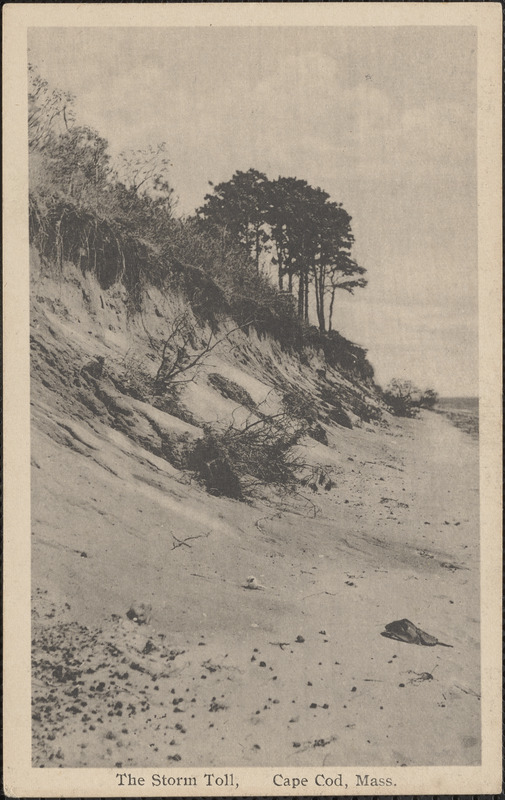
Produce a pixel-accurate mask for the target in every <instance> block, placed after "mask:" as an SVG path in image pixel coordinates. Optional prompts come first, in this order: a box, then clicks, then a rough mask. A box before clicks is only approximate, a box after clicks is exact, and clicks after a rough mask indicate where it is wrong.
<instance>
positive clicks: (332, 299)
mask: <svg viewBox="0 0 505 800" xmlns="http://www.w3.org/2000/svg"><path fill="white" fill-rule="evenodd" d="M335 291H336V290H335V289H332V290H331V300H330V311H329V320H328V333H330V331H331V330H332V324H333V303H334V302H335Z"/></svg>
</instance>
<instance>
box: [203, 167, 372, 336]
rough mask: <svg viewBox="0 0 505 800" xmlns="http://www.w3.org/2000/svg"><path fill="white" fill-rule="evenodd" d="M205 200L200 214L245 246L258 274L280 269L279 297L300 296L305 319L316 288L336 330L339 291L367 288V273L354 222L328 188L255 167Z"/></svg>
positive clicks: (322, 317) (321, 318) (321, 310)
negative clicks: (356, 249)
mask: <svg viewBox="0 0 505 800" xmlns="http://www.w3.org/2000/svg"><path fill="white" fill-rule="evenodd" d="M204 200H205V202H204V204H203V206H202V207H201V208H199V209H198V211H197V214H198V217H199V219H200V220H201V221H202V223H203V224H204V225H205V226H206V227H207V229H218V230H220V231H221V232H222V236H223V237H226V238H228V239H229V240H231V241H233V242H234V243H235V244H236V245H238V246H239V247H240V248H242V250H243V251H244V253H245V254H246V255H247V256H248V257H249V258H250V259H251V261H252V263H253V264H254V267H255V269H256V272H257V273H259V271H260V265H261V263H267V264H268V263H270V264H272V265H274V266H275V267H276V269H277V283H278V288H279V291H281V292H285V291H286V292H288V293H290V294H293V293H296V296H297V309H298V316H299V317H300V318H302V319H305V320H308V319H309V308H310V289H311V287H313V294H314V302H315V311H316V315H317V320H318V325H319V329H320V330H321V331H322V332H324V331H326V330H327V327H328V330H331V329H332V324H333V313H334V303H335V295H336V292H337V290H338V289H343V290H345V291H347V292H351V293H352V292H354V289H356V288H362V287H364V286H366V283H367V281H366V279H365V278H364V277H363V275H364V274H365V269H364V268H363V267H361V266H359V265H358V264H357V262H356V261H355V260H354V259H353V258H352V257H351V248H352V244H353V242H354V237H353V235H352V231H351V217H350V216H349V214H348V213H347V212H346V211H345V209H344V208H343V207H342V205H341V204H340V203H336V202H334V201H332V200H331V199H330V196H329V194H328V193H327V192H325V191H324V190H323V189H321V188H319V187H317V188H314V187H312V186H310V184H309V183H307V181H305V180H303V179H300V178H293V177H287V178H286V177H282V176H279V177H278V178H277V179H276V180H269V179H268V178H267V176H266V175H264V174H263V173H261V172H258V171H257V170H255V169H249V170H248V171H247V172H240V171H237V172H235V174H234V175H233V176H232V177H231V179H230V180H229V181H226V182H223V183H220V184H218V185H217V186H214V187H213V192H212V193H209V194H207V195H206V196H205V198H204ZM286 284H287V288H285V286H286ZM327 320H328V321H327Z"/></svg>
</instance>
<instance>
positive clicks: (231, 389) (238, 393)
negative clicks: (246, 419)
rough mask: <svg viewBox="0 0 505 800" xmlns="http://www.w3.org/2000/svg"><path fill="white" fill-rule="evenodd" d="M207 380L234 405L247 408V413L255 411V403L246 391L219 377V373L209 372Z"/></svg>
mask: <svg viewBox="0 0 505 800" xmlns="http://www.w3.org/2000/svg"><path fill="white" fill-rule="evenodd" d="M207 380H208V382H209V383H210V385H211V386H213V387H214V389H217V391H218V392H219V393H220V394H221V395H222V396H223V397H225V398H227V399H229V400H233V402H234V403H237V404H238V405H240V406H244V407H245V408H248V409H249V411H256V409H257V406H256V403H255V402H254V400H253V399H252V397H251V395H250V394H249V392H248V391H247V389H244V387H243V386H240V384H238V383H235V381H232V380H230V378H225V377H224V375H220V374H219V372H211V373H210V374H209V375H208V376H207Z"/></svg>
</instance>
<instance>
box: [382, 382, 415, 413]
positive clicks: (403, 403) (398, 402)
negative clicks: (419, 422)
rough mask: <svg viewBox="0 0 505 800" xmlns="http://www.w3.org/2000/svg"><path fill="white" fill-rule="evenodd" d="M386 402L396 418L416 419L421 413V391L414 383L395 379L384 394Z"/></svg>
mask: <svg viewBox="0 0 505 800" xmlns="http://www.w3.org/2000/svg"><path fill="white" fill-rule="evenodd" d="M384 400H385V401H386V403H387V404H388V406H389V407H390V409H391V411H392V413H393V414H394V415H395V416H396V417H416V416H417V415H418V413H419V390H418V389H416V387H415V386H414V384H413V383H412V381H402V380H399V379H398V378H393V380H392V381H391V382H390V383H389V385H388V386H387V388H386V390H385V392H384Z"/></svg>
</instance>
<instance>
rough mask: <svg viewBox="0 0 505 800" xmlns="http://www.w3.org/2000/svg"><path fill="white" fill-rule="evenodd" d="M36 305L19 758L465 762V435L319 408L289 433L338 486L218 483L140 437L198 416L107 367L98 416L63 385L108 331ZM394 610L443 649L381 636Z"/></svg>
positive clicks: (470, 655)
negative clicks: (297, 490)
mask: <svg viewBox="0 0 505 800" xmlns="http://www.w3.org/2000/svg"><path fill="white" fill-rule="evenodd" d="M68 307H69V304H68V298H67V308H68ZM33 321H34V331H35V334H34V348H35V349H34V352H35V353H36V356H35V358H34V375H33V389H32V399H33V401H32V411H33V425H32V468H33V472H32V543H33V560H32V576H33V577H32V580H33V654H34V655H33V658H34V671H33V732H34V740H33V741H34V746H33V762H34V764H35V765H38V766H44V767H51V766H54V767H56V766H58V767H67V766H72V767H77V766H104V767H106V766H107V767H112V766H128V765H143V766H150V765H152V766H164V765H169V764H172V763H176V762H177V763H179V764H180V766H190V765H208V766H219V765H221V766H223V765H227V766H229V765H237V766H239V765H253V766H268V765H279V764H282V765H288V766H296V765H303V764H305V765H319V764H324V765H340V766H343V765H351V764H352V765H359V764H366V765H369V766H372V765H390V766H397V765H402V764H405V765H436V764H440V765H449V764H477V763H479V761H480V704H479V701H480V676H479V660H480V659H479V529H478V445H477V442H476V441H475V440H474V439H472V438H471V437H470V436H468V435H466V434H465V433H464V432H463V431H461V430H458V429H457V428H456V427H453V426H452V425H451V424H450V422H449V421H448V420H447V419H446V418H444V417H442V416H440V415H436V414H433V413H429V412H425V413H424V415H423V416H422V418H420V419H418V420H404V421H401V422H399V421H397V420H394V419H391V420H390V422H389V424H388V426H375V427H374V426H373V425H364V426H362V427H359V428H354V429H353V430H349V429H346V428H342V427H339V426H337V425H333V426H330V427H328V438H329V444H328V446H324V445H322V444H318V443H316V442H315V441H313V440H307V441H306V443H305V444H304V449H305V454H306V457H307V459H310V460H312V462H313V463H314V464H318V463H319V464H325V465H332V466H333V468H334V470H335V475H336V485H335V486H334V488H332V490H331V491H329V492H317V494H314V495H311V493H310V492H309V493H308V495H307V496H306V499H305V500H303V499H301V498H293V499H289V498H285V499H284V500H283V501H281V500H280V499H279V498H277V499H275V498H274V497H271V498H270V500H268V499H267V498H264V499H263V500H260V499H258V500H256V501H254V502H253V503H251V504H244V503H239V502H236V501H232V500H228V499H226V498H217V497H211V496H209V495H208V494H207V493H206V492H205V491H204V490H203V488H202V487H201V486H200V485H199V484H198V483H197V482H195V480H194V479H193V478H192V477H191V476H190V475H189V474H188V473H183V472H180V471H178V470H177V469H175V468H174V467H173V466H172V465H170V464H169V463H168V462H167V461H166V460H164V459H163V458H162V457H161V456H160V455H159V454H157V452H156V447H155V446H154V445H153V442H155V441H156V436H157V435H158V434H157V433H156V431H158V433H159V429H160V425H161V426H166V429H167V430H169V429H173V430H176V429H177V430H178V431H179V432H181V426H186V427H185V428H184V431H185V432H186V433H187V434H188V435H189V436H193V435H195V436H196V435H199V429H198V428H194V427H192V426H191V425H188V424H187V423H183V422H182V421H181V420H179V419H176V418H174V417H170V415H169V414H164V415H163V416H160V414H162V412H156V413H157V414H158V416H157V417H156V420H155V421H154V422H153V420H152V419H151V418H150V416H149V413H147V412H146V409H144V408H142V404H140V405H139V401H134V400H133V399H132V398H129V399H125V398H124V396H123V395H121V396H120V395H119V394H118V393H116V394H114V392H113V390H112V388H111V385H110V384H107V383H103V385H102V388H101V389H100V392H101V394H100V397H101V398H102V399H101V400H100V402H101V403H104V402H105V404H106V406H107V410H106V411H104V410H103V407H102V406H100V407H98V405H99V404H98V400H97V399H96V397H95V399H94V400H93V402H96V403H97V404H98V405H97V408H96V409H95V410H93V409H92V408H90V406H89V403H90V396H89V395H86V391H85V388H86V387H85V386H84V385H82V386H81V387H80V389H79V391H80V392H81V395H80V399H79V398H78V397H77V395H75V396H74V395H72V397H73V398H74V399H73V400H72V402H69V400H68V392H69V391H70V388H69V387H70V385H71V382H69V384H68V387H65V381H64V380H63V377H64V372H63V373H62V371H61V369H62V368H61V365H62V364H67V367H68V369H70V365H72V364H74V363H75V360H76V357H77V356H76V352H77V351H78V350H79V351H80V352H81V354H83V355H82V358H83V361H84V360H85V358H89V357H90V356H92V355H93V354H94V353H96V352H106V353H107V355H108V358H109V359H113V357H114V352H116V350H117V352H119V350H120V341H119V334H118V337H117V338H116V339H114V338H113V337H112V338H111V337H109V339H108V340H105V339H103V338H102V339H99V338H98V339H97V337H96V335H95V336H91V338H90V339H89V340H87V339H86V334H85V332H84V328H85V327H86V326H88V325H90V324H94V323H93V321H91V322H90V320H89V319H86V320H83V323H82V324H83V331H82V332H79V328H78V326H77V324H76V323H75V319H68V317H67V316H65V314H61V313H60V311H59V310H58V309H57V308H56V309H55V308H54V306H53V307H52V309H50V308H48V307H47V303H46V307H45V308H44V309H43V310H42V311H41V310H40V308H39V310H38V311H37V313H35V314H34V317H33ZM65 326H67V328H66V329H65ZM90 330H93V331H94V333H95V334H96V331H97V328H96V327H93V328H90ZM70 331H73V332H74V334H73V336H70ZM79 337H81V338H79ZM91 342H92V343H91ZM97 342H98V343H97ZM100 348H102V349H101V350H100ZM104 348H106V350H104ZM115 349H116V350H115ZM51 364H52V365H53V366H51ZM78 367H79V368H80V365H78ZM233 369H234V372H233V375H234V379H237V378H239V379H240V375H241V374H242V379H243V381H244V385H248V386H250V387H252V389H253V390H255V391H257V392H259V393H261V386H258V385H257V384H256V385H255V386H253V385H252V380H253V379H252V377H251V374H250V370H248V369H247V368H246V367H244V368H243V369H242V373H241V367H240V366H239V365H237V364H235V366H234V367H233ZM51 370H53V371H52V372H51ZM223 370H224V365H223ZM58 375H60V376H63V377H62V378H61V381H60V380H59V378H58ZM257 375H258V377H257V378H256V379H255V380H259V381H260V383H261V381H265V386H266V387H267V379H266V376H265V375H264V374H263V375H262V374H261V371H260V370H259V368H258V367H257ZM65 380H66V378H65ZM307 380H308V379H307ZM72 386H73V384H72ZM107 387H108V388H107ZM267 389H268V387H267ZM72 392H74V389H73V388H72ZM104 393H105V394H104ZM107 393H108V394H107ZM66 395H67V396H66ZM105 395H107V398H106V401H105V400H104V397H105ZM206 398H207V399H206V403H207V404H208V403H210V402H211V400H212V397H211V395H210V394H209V395H206ZM200 401H201V396H200ZM188 402H189V401H188ZM215 402H216V409H217V408H218V405H217V404H218V400H217V398H215ZM219 402H220V403H221V402H230V401H224V400H223V399H222V398H220V399H219ZM86 403H88V405H87V406H86ZM219 408H221V406H219ZM194 410H195V413H196V412H197V410H198V409H197V406H196V399H195V408H194ZM154 413H155V410H153V411H152V412H151V417H152V415H153V414H154ZM118 420H126V422H124V424H123V423H122V424H118ZM111 421H113V422H114V424H112V423H111ZM153 426H154V427H153ZM249 576H255V578H256V580H257V582H258V583H259V584H261V585H262V587H264V588H261V589H256V590H251V589H248V588H245V586H246V581H247V578H248V577H249ZM142 606H144V607H150V612H149V613H148V614H147V619H146V621H145V622H144V620H143V619H142V620H140V622H141V623H142V624H139V621H135V620H132V619H129V618H128V616H127V614H128V611H129V610H131V609H134V610H137V611H138V609H140V608H141V607H142ZM139 613H140V612H139ZM404 617H406V618H408V619H410V620H412V621H413V622H414V623H415V624H417V625H419V626H420V627H421V628H422V629H423V630H425V631H428V632H429V633H430V634H433V635H434V636H436V637H437V638H438V639H439V640H440V641H442V642H446V643H448V644H451V645H452V648H445V647H441V646H436V647H421V646H415V645H409V644H405V643H402V642H396V641H393V640H391V639H388V638H385V637H383V636H381V632H382V631H383V630H384V625H385V624H386V623H388V622H391V621H392V620H395V619H401V618H404Z"/></svg>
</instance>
